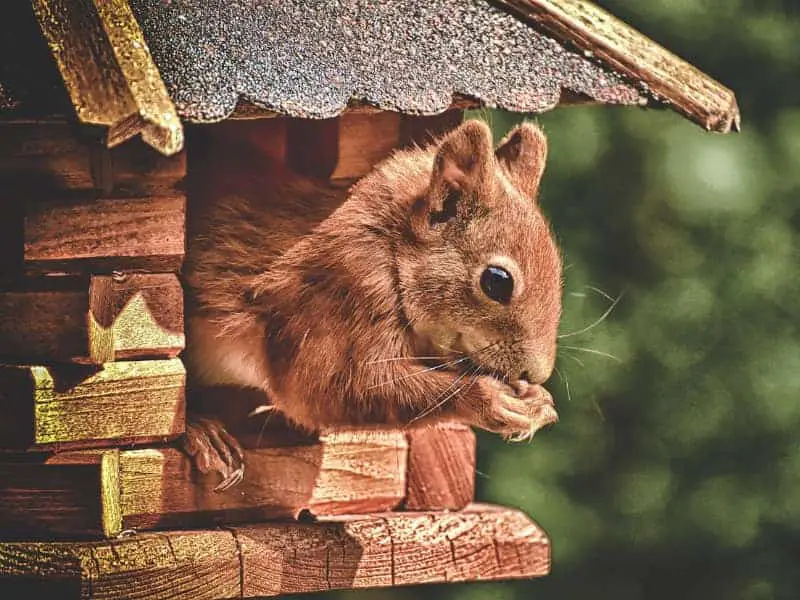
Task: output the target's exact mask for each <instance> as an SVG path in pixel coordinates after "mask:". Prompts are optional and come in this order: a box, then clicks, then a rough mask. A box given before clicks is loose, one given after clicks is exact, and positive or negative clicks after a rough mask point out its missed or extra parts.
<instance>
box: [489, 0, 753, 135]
mask: <svg viewBox="0 0 800 600" xmlns="http://www.w3.org/2000/svg"><path fill="white" fill-rule="evenodd" d="M492 1H493V2H494V3H495V4H497V5H500V6H501V7H504V8H506V9H507V10H510V11H511V12H513V13H514V14H516V15H517V16H519V17H521V18H522V19H523V20H526V21H528V22H530V23H532V24H533V25H534V26H535V27H536V28H537V29H541V30H543V31H545V32H546V33H548V34H550V35H552V36H553V37H554V38H555V39H557V40H558V41H560V42H562V43H564V44H566V45H567V46H569V47H573V48H576V49H578V50H579V51H581V52H583V53H584V54H585V55H586V56H588V57H593V58H595V59H597V60H598V61H599V62H600V63H601V64H604V65H605V66H607V67H610V68H611V69H613V70H615V71H618V72H619V73H621V74H623V75H625V76H626V77H628V78H629V79H630V80H631V81H632V82H633V83H638V84H639V85H640V86H641V87H642V88H643V89H644V91H645V92H646V93H647V95H648V97H650V98H652V99H653V100H654V102H655V103H661V104H665V105H667V106H668V107H670V108H672V109H673V110H675V111H677V112H678V113H680V114H682V115H684V116H685V117H687V118H688V119H690V120H692V121H694V122H695V123H698V124H699V125H700V126H701V127H703V128H704V129H706V130H708V131H717V132H721V133H728V132H729V131H731V130H733V131H738V130H739V128H740V115H739V107H738V105H737V103H736V98H735V96H734V94H733V92H732V91H731V90H729V89H728V88H726V87H725V86H723V85H722V84H720V83H719V82H717V81H715V80H714V79H712V78H711V77H709V76H708V75H706V74H705V73H703V72H702V71H700V70H699V69H697V68H695V67H694V66H692V65H691V64H689V63H688V62H686V61H684V60H682V59H680V58H678V57H677V56H675V55H674V54H672V53H671V52H669V51H668V50H666V49H664V48H663V47H661V46H659V45H658V44H656V43H655V42H654V41H653V40H651V39H649V38H648V37H646V36H644V35H642V34H641V33H639V32H638V31H636V30H635V29H633V28H632V27H630V26H629V25H627V24H625V23H623V22H622V21H620V20H619V19H617V18H616V17H614V16H613V15H611V14H610V13H608V12H607V11H605V10H603V9H602V8H600V7H599V6H597V5H595V4H594V3H592V2H587V1H586V0H492Z"/></svg>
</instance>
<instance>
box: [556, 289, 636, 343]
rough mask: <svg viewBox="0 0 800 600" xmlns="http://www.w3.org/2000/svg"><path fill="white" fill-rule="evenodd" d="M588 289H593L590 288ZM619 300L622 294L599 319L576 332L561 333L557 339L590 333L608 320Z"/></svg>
mask: <svg viewBox="0 0 800 600" xmlns="http://www.w3.org/2000/svg"><path fill="white" fill-rule="evenodd" d="M590 289H595V288H590ZM603 293H604V292H603ZM621 299H622V294H620V295H619V296H617V297H616V299H615V300H614V301H613V302H612V303H611V306H609V307H608V308H607V309H606V311H605V312H604V313H603V314H602V315H600V318H599V319H597V320H596V321H595V322H594V323H592V324H591V325H587V326H586V327H584V328H583V329H579V330H578V331H571V332H569V333H562V334H561V335H559V336H558V339H560V340H562V339H564V338H568V337H572V336H575V335H580V334H582V333H586V332H587V331H591V330H592V329H594V328H595V327H597V326H598V325H600V323H602V322H603V321H605V320H606V319H607V318H608V315H610V314H611V311H612V310H614V308H615V307H616V306H617V304H619V301H620V300H621Z"/></svg>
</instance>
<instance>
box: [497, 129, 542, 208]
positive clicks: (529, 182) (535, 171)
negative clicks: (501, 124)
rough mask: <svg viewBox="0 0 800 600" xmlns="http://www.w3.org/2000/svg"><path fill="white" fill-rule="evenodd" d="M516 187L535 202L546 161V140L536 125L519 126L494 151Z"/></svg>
mask: <svg viewBox="0 0 800 600" xmlns="http://www.w3.org/2000/svg"><path fill="white" fill-rule="evenodd" d="M495 155H496V156H497V160H498V161H499V162H500V164H501V165H502V166H503V168H504V169H505V172H506V174H507V175H508V177H509V178H510V179H511V182H512V183H513V184H514V186H515V187H516V188H517V189H519V191H521V192H522V193H523V194H525V195H526V196H527V197H528V198H530V199H531V200H534V201H535V200H536V195H537V192H538V191H539V183H540V182H541V180H542V174H543V173H544V167H545V163H546V161H547V138H546V137H545V135H544V132H543V131H542V130H541V129H540V128H539V126H538V125H536V124H534V123H522V124H521V125H517V126H516V127H515V128H514V129H512V130H511V132H510V133H509V134H508V135H507V136H506V137H505V139H503V141H502V142H500V145H499V146H498V147H497V150H496V151H495Z"/></svg>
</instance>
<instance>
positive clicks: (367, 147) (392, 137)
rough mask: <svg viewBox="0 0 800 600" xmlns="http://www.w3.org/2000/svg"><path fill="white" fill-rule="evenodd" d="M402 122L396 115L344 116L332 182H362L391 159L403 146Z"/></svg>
mask: <svg viewBox="0 0 800 600" xmlns="http://www.w3.org/2000/svg"><path fill="white" fill-rule="evenodd" d="M402 118H403V116H402V115H400V114H398V113H395V112H378V113H373V114H370V113H357V112H356V113H345V114H343V115H342V116H341V117H340V119H341V126H340V129H339V140H338V142H339V152H338V158H339V160H338V161H337V163H336V168H335V169H334V171H333V173H331V176H330V177H331V179H347V180H353V179H358V178H360V177H363V176H364V175H366V174H367V173H369V172H370V171H371V170H372V168H373V167H374V166H375V165H376V164H378V163H379V162H381V161H382V160H383V159H385V158H387V157H388V156H389V155H390V154H391V153H392V151H394V149H395V148H397V147H398V146H399V145H400V129H401V120H402Z"/></svg>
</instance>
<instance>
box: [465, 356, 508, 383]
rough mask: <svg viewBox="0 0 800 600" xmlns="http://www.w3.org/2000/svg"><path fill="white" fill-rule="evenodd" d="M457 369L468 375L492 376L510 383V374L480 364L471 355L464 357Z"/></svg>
mask: <svg viewBox="0 0 800 600" xmlns="http://www.w3.org/2000/svg"><path fill="white" fill-rule="evenodd" d="M457 370H458V371H459V372H461V373H463V374H464V375H467V376H475V377H477V376H480V375H482V376H485V377H492V378H494V379H497V380H498V381H500V382H501V383H504V384H506V385H508V384H509V380H508V375H506V374H505V373H503V372H502V371H500V370H499V369H495V368H493V367H487V366H485V365H481V364H478V363H477V362H475V361H474V360H473V359H472V358H471V357H469V356H464V357H462V360H460V361H459V363H458V369H457Z"/></svg>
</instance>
